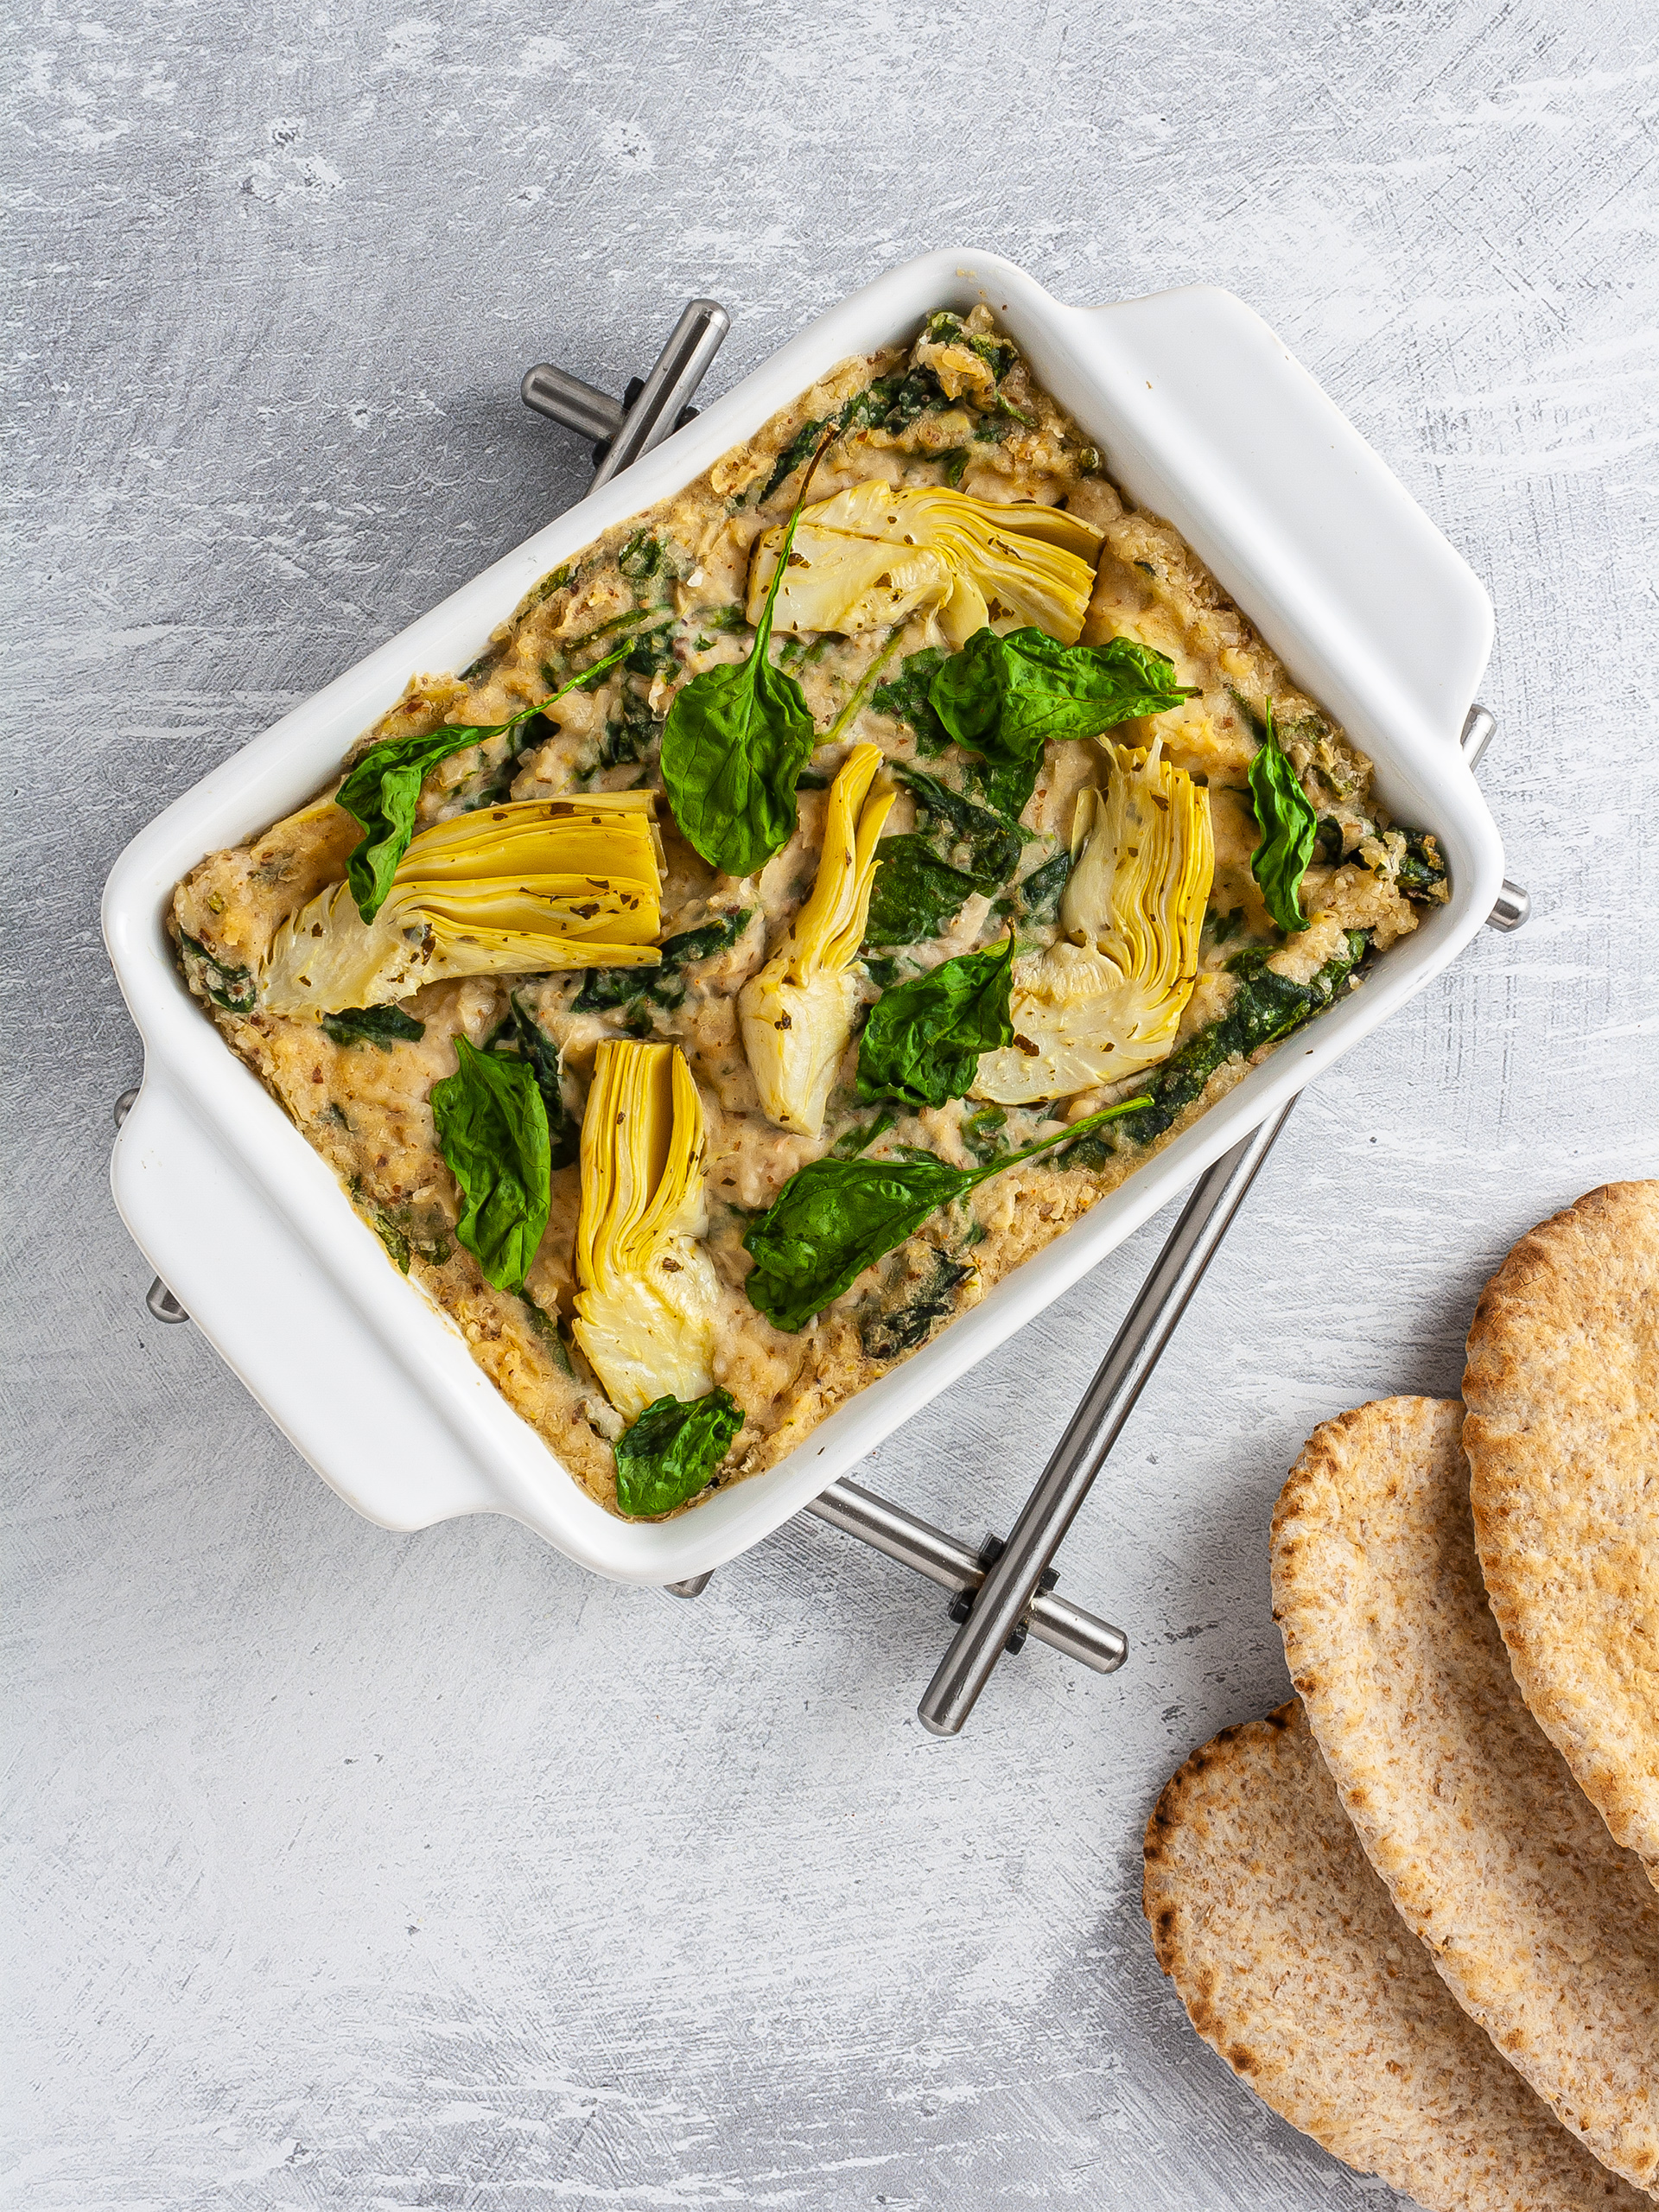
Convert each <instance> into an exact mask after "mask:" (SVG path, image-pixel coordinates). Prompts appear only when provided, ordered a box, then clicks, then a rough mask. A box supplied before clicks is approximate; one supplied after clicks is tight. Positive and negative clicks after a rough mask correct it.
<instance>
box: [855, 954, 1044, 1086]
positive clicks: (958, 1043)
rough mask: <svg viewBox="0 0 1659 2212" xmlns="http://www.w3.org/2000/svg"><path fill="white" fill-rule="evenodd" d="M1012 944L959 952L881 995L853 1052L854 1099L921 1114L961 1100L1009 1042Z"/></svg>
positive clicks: (1011, 1038) (1010, 1037) (1011, 1029)
mask: <svg viewBox="0 0 1659 2212" xmlns="http://www.w3.org/2000/svg"><path fill="white" fill-rule="evenodd" d="M1013 980H1014V938H1013V936H1012V935H1009V936H1008V937H1007V938H1004V939H1003V941H1002V943H1001V944H1000V945H995V946H993V948H992V949H991V950H990V951H988V952H963V953H959V954H958V955H957V957H956V958H955V959H954V960H944V961H941V962H940V963H939V965H938V967H937V968H933V969H930V970H929V971H928V973H927V974H926V975H925V976H915V977H914V978H912V981H911V982H908V983H899V984H897V985H896V986H895V987H894V988H893V989H892V990H890V991H884V992H883V993H882V995H881V996H880V998H879V999H878V1000H877V1001H876V1002H875V1004H874V1006H873V1007H871V1009H870V1018H869V1020H868V1022H866V1024H865V1025H864V1035H863V1038H862V1039H861V1042H860V1045H859V1048H858V1096H859V1099H860V1102H861V1103H862V1104H864V1105H866V1106H869V1105H874V1103H875V1101H876V1100H877V1099H878V1098H897V1099H899V1101H900V1102H901V1103H903V1104H905V1105H906V1106H909V1107H912V1108H914V1109H920V1108H921V1107H924V1106H943V1105H944V1104H945V1103H946V1102H947V1101H948V1100H950V1099H952V1098H960V1097H961V1096H963V1093H964V1092H965V1091H966V1090H967V1089H968V1086H969V1084H971V1083H972V1081H973V1079H974V1076H975V1073H976V1071H977V1069H978V1066H979V1056H980V1054H981V1053H982V1052H993V1051H995V1049H996V1047H997V1046H1001V1045H1011V1044H1013V1042H1014V1027H1013V1024H1012V1023H1011V1022H1010V1021H1009V1020H1008V991H1009V988H1010V986H1011V984H1012V982H1013Z"/></svg>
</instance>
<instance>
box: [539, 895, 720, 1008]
mask: <svg viewBox="0 0 1659 2212" xmlns="http://www.w3.org/2000/svg"><path fill="white" fill-rule="evenodd" d="M753 912H754V909H753V907H752V906H745V907H743V908H742V909H741V911H740V912H737V913H735V914H716V915H715V918H714V919H713V920H712V921H708V922H699V923H698V925H697V926H696V928H695V929H690V930H682V931H680V932H679V933H678V935H677V936H676V937H671V938H664V940H663V948H662V951H663V957H662V964H661V965H660V966H659V967H656V968H589V969H586V970H585V971H584V973H583V975H582V988H581V990H580V991H578V992H577V994H576V995H575V998H574V999H573V1000H572V1001H571V1002H570V1004H571V1011H572V1012H573V1013H575V1014H604V1013H607V1012H609V1011H610V1009H611V1008H613V1007H619V1006H630V1005H632V1002H633V1001H635V1000H636V999H652V1000H654V1001H656V1003H657V1004H658V1006H660V1007H669V1008H672V1007H677V1006H679V1005H681V1004H683V1001H684V998H685V985H684V983H683V982H682V981H681V980H680V970H681V969H683V968H689V967H690V966H691V965H692V963H694V962H695V961H698V960H712V959H713V958H714V957H715V954H716V953H717V952H724V951H726V950H728V947H729V946H731V945H734V944H736V943H737V940H738V939H739V938H741V936H742V934H743V932H744V931H745V930H746V929H747V927H748V925H749V921H750V918H751V917H752V915H753Z"/></svg>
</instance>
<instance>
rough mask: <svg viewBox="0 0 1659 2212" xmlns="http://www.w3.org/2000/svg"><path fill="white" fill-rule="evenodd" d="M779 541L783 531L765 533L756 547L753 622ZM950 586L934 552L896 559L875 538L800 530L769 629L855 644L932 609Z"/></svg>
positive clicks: (750, 605) (775, 560)
mask: <svg viewBox="0 0 1659 2212" xmlns="http://www.w3.org/2000/svg"><path fill="white" fill-rule="evenodd" d="M783 537H784V533H783V530H782V529H781V528H780V529H778V530H772V531H766V535H765V536H764V537H762V538H761V539H760V543H758V544H757V546H756V548H755V553H754V558H753V563H751V565H750V569H749V594H748V601H747V605H746V607H745V608H744V613H745V614H746V615H747V619H748V620H749V621H751V622H755V621H758V620H760V610H761V609H762V607H764V606H765V605H766V592H767V590H768V588H770V586H771V583H772V572H773V570H774V569H776V567H777V565H778V552H779V547H780V546H781V545H782V543H783ZM950 583H951V576H950V567H949V565H948V563H946V562H945V561H944V559H943V558H942V557H941V556H939V555H938V554H937V553H929V552H908V551H901V552H897V553H895V551H894V550H893V546H892V545H891V544H890V543H886V542H884V541H881V540H879V539H874V538H868V537H853V536H849V534H848V533H847V532H846V531H831V530H808V529H806V528H805V527H804V525H803V526H802V527H801V528H799V529H798V530H797V531H796V533H795V542H794V544H793V545H792V546H791V549H790V556H789V572H788V574H787V575H785V578H784V581H783V583H782V584H781V586H780V587H779V592H778V599H777V603H776V605H775V607H774V608H773V610H772V628H773V629H774V630H777V631H786V632H790V633H791V634H798V633H799V632H804V631H813V630H817V631H821V630H837V631H839V632H841V633H842V636H843V637H854V636H856V635H858V634H859V633H861V632H863V631H866V630H876V629H881V628H883V627H887V626H891V625H892V624H893V623H895V622H902V621H904V620H906V617H907V616H909V615H911V614H914V613H918V611H920V610H921V609H923V608H925V607H937V606H938V605H939V604H940V603H941V602H942V601H944V599H945V598H946V597H947V596H948V595H949V594H950Z"/></svg>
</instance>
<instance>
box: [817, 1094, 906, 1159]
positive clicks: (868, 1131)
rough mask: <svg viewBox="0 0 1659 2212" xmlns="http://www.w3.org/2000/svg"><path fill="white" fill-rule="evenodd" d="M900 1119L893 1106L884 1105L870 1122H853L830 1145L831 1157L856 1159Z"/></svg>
mask: <svg viewBox="0 0 1659 2212" xmlns="http://www.w3.org/2000/svg"><path fill="white" fill-rule="evenodd" d="M898 1119H899V1116H898V1115H897V1114H896V1113H895V1112H894V1111H893V1108H892V1107H891V1106H884V1107H883V1108H882V1109H881V1111H880V1113H879V1114H874V1115H872V1116H871V1117H870V1119H869V1120H868V1122H853V1123H852V1125H851V1126H850V1128H844V1129H843V1130H842V1133H841V1135H839V1136H838V1137H837V1138H836V1141H835V1142H834V1144H832V1145H831V1146H830V1147H829V1157H830V1159H831V1160H856V1159H857V1158H858V1156H859V1154H861V1153H864V1152H868V1150H869V1148H870V1147H871V1146H872V1145H873V1144H874V1142H875V1141H876V1139H877V1138H878V1137H881V1136H885V1135H887V1131H888V1130H889V1129H890V1128H892V1127H893V1123H894V1122H896V1121H897V1120H898Z"/></svg>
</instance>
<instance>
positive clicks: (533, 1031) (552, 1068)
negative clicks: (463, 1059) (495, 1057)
mask: <svg viewBox="0 0 1659 2212" xmlns="http://www.w3.org/2000/svg"><path fill="white" fill-rule="evenodd" d="M507 1005H508V1007H509V1009H510V1010H509V1013H508V1015H507V1019H506V1020H505V1021H504V1022H503V1023H502V1025H501V1027H500V1028H499V1029H498V1030H497V1031H496V1033H495V1034H494V1036H493V1037H492V1038H491V1039H490V1040H489V1042H488V1044H487V1045H486V1046H485V1050H486V1052H495V1053H497V1054H499V1056H500V1057H501V1058H505V1059H522V1060H523V1061H524V1063H525V1064H526V1065H528V1067H529V1069H530V1071H531V1074H532V1075H533V1076H534V1077H535V1078H536V1088H537V1090H539V1091H540V1092H541V1094H542V1104H543V1107H544V1108H545V1109H546V1112H547V1141H548V1154H549V1165H550V1166H553V1167H568V1166H569V1165H570V1163H571V1161H572V1160H575V1158H576V1157H577V1155H578V1154H579V1153H580V1152H581V1150H582V1122H581V1119H580V1117H579V1116H576V1115H574V1114H573V1113H572V1112H571V1111H570V1109H569V1107H568V1106H567V1105H566V1104H565V1103H564V1082H563V1071H562V1070H561V1068H560V1065H559V1048H558V1046H556V1044H555V1043H554V1042H553V1039H551V1038H550V1036H549V1035H548V1033H547V1032H546V1030H545V1029H543V1027H542V1025H541V1023H540V1022H539V1021H537V1019H536V1016H535V1014H533V1013H532V1012H531V1009H530V1007H527V1006H526V1005H525V1004H524V1001H523V1000H522V999H521V998H520V997H519V995H518V992H517V991H514V992H512V994H511V995H510V996H509V998H508V1000H507Z"/></svg>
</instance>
